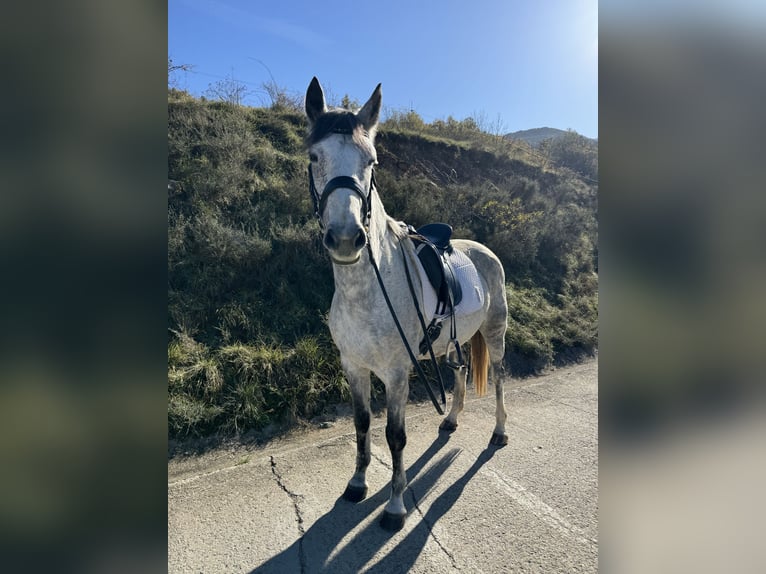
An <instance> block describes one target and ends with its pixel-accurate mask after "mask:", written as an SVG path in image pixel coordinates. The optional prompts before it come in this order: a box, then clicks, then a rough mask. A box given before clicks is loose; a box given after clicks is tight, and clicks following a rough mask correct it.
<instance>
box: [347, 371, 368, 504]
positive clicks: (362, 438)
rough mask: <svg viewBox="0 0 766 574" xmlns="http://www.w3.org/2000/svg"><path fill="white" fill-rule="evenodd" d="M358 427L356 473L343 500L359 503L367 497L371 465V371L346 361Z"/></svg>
mask: <svg viewBox="0 0 766 574" xmlns="http://www.w3.org/2000/svg"><path fill="white" fill-rule="evenodd" d="M343 370H344V371H345V373H346V378H347V380H348V384H349V386H350V388H351V401H352V404H353V407H354V426H355V427H356V471H355V472H354V476H352V477H351V480H349V481H348V485H347V486H346V490H345V492H344V493H343V498H345V499H346V500H349V501H351V502H359V501H360V500H364V498H365V497H366V496H367V486H368V485H367V478H366V474H367V467H368V466H369V465H370V371H369V370H367V369H364V368H361V367H358V366H356V365H352V364H350V363H348V362H346V361H344V362H343Z"/></svg>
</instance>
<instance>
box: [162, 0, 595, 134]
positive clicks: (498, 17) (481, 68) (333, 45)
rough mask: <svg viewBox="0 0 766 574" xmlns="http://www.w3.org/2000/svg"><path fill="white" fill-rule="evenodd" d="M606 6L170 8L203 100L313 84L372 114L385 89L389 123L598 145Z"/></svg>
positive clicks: (189, 80)
mask: <svg viewBox="0 0 766 574" xmlns="http://www.w3.org/2000/svg"><path fill="white" fill-rule="evenodd" d="M597 10H598V4H597V0H474V1H472V2H471V1H466V0H462V1H452V0H442V1H440V2H418V1H417V0H409V1H402V0H386V1H385V2H382V1H381V2H364V1H362V0H356V1H342V0H325V1H314V2H304V1H293V0H281V1H280V0H276V1H275V0H269V1H257V0H252V1H249V2H248V1H244V0H215V1H214V0H169V2H168V55H169V56H170V57H171V58H172V59H173V62H174V63H175V64H189V65H191V66H193V71H192V72H181V73H178V74H177V76H176V81H177V82H178V85H179V87H181V88H184V89H186V90H188V91H190V92H191V93H193V94H197V95H200V94H203V93H204V92H205V90H206V89H207V88H208V86H209V84H211V83H214V82H216V81H218V80H219V79H221V78H225V77H227V76H232V77H234V78H235V79H237V80H239V81H241V82H243V83H245V84H246V86H247V87H248V88H249V89H252V90H253V91H254V93H253V94H252V95H251V96H250V98H249V99H248V100H247V103H249V104H250V105H263V104H264V103H266V102H267V101H268V100H267V99H266V98H265V97H264V95H263V94H262V93H259V92H258V90H259V88H260V87H261V84H262V83H263V82H266V81H269V80H270V76H269V72H268V71H267V69H266V68H267V67H268V69H269V70H270V72H271V74H272V75H273V77H274V80H275V81H276V82H277V84H279V85H280V86H282V87H284V88H286V89H287V90H288V92H290V93H293V94H296V95H297V94H301V95H302V94H304V93H305V90H306V88H307V86H308V84H309V82H310V81H311V78H312V76H317V77H318V78H319V81H320V82H321V83H322V85H323V86H324V87H325V89H326V90H327V91H328V92H329V93H330V94H331V96H332V97H334V98H335V99H337V100H338V101H339V100H340V98H342V97H343V95H344V94H348V95H349V96H350V97H351V98H352V99H356V100H358V101H359V102H360V103H364V101H365V100H366V99H367V98H368V97H369V95H370V94H371V93H372V90H373V89H374V88H375V86H376V84H377V83H378V82H381V83H382V84H383V106H384V113H385V112H386V111H387V110H392V109H393V110H409V109H414V110H415V111H416V112H418V113H419V114H420V115H421V116H422V117H423V118H424V119H425V120H426V121H428V122H430V121H433V120H435V119H444V118H446V117H447V116H449V115H451V116H453V117H455V118H457V119H463V118H465V117H468V116H476V115H480V116H483V117H484V118H485V120H486V121H488V122H491V123H498V122H499V123H500V124H501V125H502V126H503V127H504V128H505V129H504V131H509V132H510V131H516V130H522V129H529V128H535V127H543V126H548V127H554V128H559V129H570V128H571V129H573V130H575V131H577V132H579V133H581V134H583V135H585V136H588V137H594V138H595V137H598V63H597V62H598V59H597V52H598V12H597Z"/></svg>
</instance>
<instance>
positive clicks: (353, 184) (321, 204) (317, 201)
mask: <svg viewBox="0 0 766 574" xmlns="http://www.w3.org/2000/svg"><path fill="white" fill-rule="evenodd" d="M308 171H309V191H310V192H311V199H312V200H313V202H314V215H315V216H316V218H317V219H318V220H319V227H320V228H321V229H324V222H323V221H322V215H323V214H324V210H325V206H326V205H327V200H328V198H329V197H330V194H332V192H334V191H335V190H337V189H350V190H351V191H353V192H354V193H355V194H356V195H357V196H359V198H360V199H361V200H362V225H363V227H364V233H365V237H366V242H365V243H366V245H367V252H368V254H369V257H370V264H371V265H372V268H373V270H374V271H375V277H376V278H377V280H378V284H379V285H380V289H381V291H382V292H383V298H384V299H385V301H386V305H387V306H388V311H389V312H390V313H391V317H392V318H393V320H394V324H395V325H396V329H397V331H398V332H399V337H401V339H402V343H404V348H405V349H407V354H408V355H409V356H410V361H412V365H413V366H414V367H415V372H416V373H417V375H418V378H419V379H420V380H421V382H422V383H423V385H424V386H425V387H426V390H427V391H428V396H429V397H430V398H431V402H432V403H433V405H434V407H435V408H436V412H438V413H439V414H440V415H443V414H444V411H445V409H446V408H447V397H446V394H445V391H444V379H443V378H442V374H441V370H440V369H439V365H438V363H437V361H436V355H435V354H434V350H433V346H432V345H431V340H430V338H429V336H428V333H427V329H428V328H427V327H426V322H425V319H424V318H423V313H422V312H421V311H420V305H418V298H417V295H416V294H415V287H414V286H413V284H412V277H411V275H410V270H409V265H408V264H407V256H406V254H405V250H404V245H403V244H402V239H401V238H399V247H400V249H399V251H400V252H401V254H402V263H403V264H404V274H405V276H406V278H407V285H408V287H409V289H410V295H411V296H412V302H413V304H414V305H415V311H416V312H417V315H418V320H419V321H420V326H421V328H422V329H423V334H424V336H425V341H426V343H427V347H428V354H429V357H430V359H431V364H432V365H433V368H434V370H435V371H436V376H437V380H438V382H439V393H440V395H441V397H440V398H441V404H440V403H439V402H438V401H437V399H436V395H435V394H434V391H433V389H432V388H431V383H430V382H429V380H428V377H427V376H426V374H425V372H424V371H423V367H421V366H420V362H419V361H418V359H417V357H416V356H415V353H414V352H413V351H412V347H410V344H409V343H408V342H407V337H406V336H405V334H404V329H402V325H401V323H400V322H399V318H398V317H397V315H396V311H395V310H394V306H393V305H392V304H391V299H390V298H389V296H388V291H387V290H386V286H385V285H384V284H383V278H382V277H381V275H380V269H378V264H377V263H376V262H375V257H374V256H373V253H372V245H371V243H370V237H369V225H370V210H371V202H370V199H369V196H370V194H372V191H373V189H374V188H375V187H376V185H375V170H373V171H372V178H371V180H370V189H369V191H368V192H367V193H366V194H365V192H364V190H363V189H362V186H361V185H359V182H358V181H357V180H356V179H354V178H353V177H349V176H347V175H341V176H338V177H334V178H332V179H331V180H330V181H328V182H327V185H325V186H324V189H323V190H322V195H319V193H318V192H317V188H316V185H315V184H314V175H313V173H312V171H311V164H309V170H308Z"/></svg>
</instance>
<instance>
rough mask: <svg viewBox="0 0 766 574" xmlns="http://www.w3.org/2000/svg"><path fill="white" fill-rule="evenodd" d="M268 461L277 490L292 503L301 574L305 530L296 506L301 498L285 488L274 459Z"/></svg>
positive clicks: (301, 514) (302, 570)
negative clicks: (296, 527) (283, 493)
mask: <svg viewBox="0 0 766 574" xmlns="http://www.w3.org/2000/svg"><path fill="white" fill-rule="evenodd" d="M269 460H270V461H271V473H272V474H273V475H274V479H275V480H276V481H277V484H278V485H279V488H281V489H282V490H284V491H285V494H287V496H289V497H290V500H291V501H292V503H293V510H294V511H295V519H296V520H297V521H298V532H299V533H300V537H299V538H298V557H299V558H300V562H301V574H303V573H304V572H305V571H306V553H305V551H304V549H303V535H304V534H306V530H305V528H304V527H303V513H302V512H301V509H300V507H299V506H298V499H300V498H302V497H301V495H300V494H296V493H294V492H292V491H290V490H289V489H288V488H287V486H285V483H284V482H283V481H282V475H281V474H279V472H277V462H276V461H275V460H274V457H273V456H270V457H269Z"/></svg>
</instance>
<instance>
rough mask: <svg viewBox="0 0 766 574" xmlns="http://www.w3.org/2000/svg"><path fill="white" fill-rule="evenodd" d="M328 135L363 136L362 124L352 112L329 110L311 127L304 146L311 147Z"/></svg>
mask: <svg viewBox="0 0 766 574" xmlns="http://www.w3.org/2000/svg"><path fill="white" fill-rule="evenodd" d="M330 134H346V135H350V136H354V137H361V136H363V135H365V130H364V126H363V125H362V122H360V121H359V119H358V118H357V117H356V115H355V114H354V113H353V112H349V111H346V110H330V111H328V112H325V113H323V114H322V115H321V116H319V117H318V118H317V119H316V121H315V122H314V125H313V126H312V127H311V131H310V132H309V135H308V137H307V138H306V145H308V146H312V145H314V144H315V143H317V142H320V141H322V140H323V139H324V138H326V137H327V136H328V135H330Z"/></svg>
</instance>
